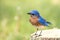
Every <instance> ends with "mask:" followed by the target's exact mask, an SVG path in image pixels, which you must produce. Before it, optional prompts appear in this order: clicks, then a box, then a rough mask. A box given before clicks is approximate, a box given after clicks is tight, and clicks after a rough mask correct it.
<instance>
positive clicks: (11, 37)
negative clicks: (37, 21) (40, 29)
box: [0, 0, 60, 40]
mask: <svg viewBox="0 0 60 40" xmlns="http://www.w3.org/2000/svg"><path fill="white" fill-rule="evenodd" d="M34 9H36V10H38V11H39V12H40V14H41V16H42V17H44V18H45V19H46V20H47V21H50V22H51V23H52V25H50V27H47V28H45V29H50V28H53V27H57V28H60V1H59V0H56V1H54V0H53V1H52V0H0V35H1V36H0V39H1V40H29V38H30V34H31V33H33V32H34V31H36V30H35V28H34V27H33V26H32V25H31V24H30V23H29V15H27V13H28V12H29V11H30V10H34ZM3 38H4V39H3Z"/></svg>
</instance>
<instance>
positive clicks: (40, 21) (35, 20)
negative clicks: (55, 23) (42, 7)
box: [28, 10, 51, 36]
mask: <svg viewBox="0 0 60 40" xmlns="http://www.w3.org/2000/svg"><path fill="white" fill-rule="evenodd" d="M28 14H29V15H30V19H29V21H30V23H31V24H32V25H34V26H36V27H37V31H38V28H39V27H40V28H43V27H44V26H49V24H51V23H50V22H48V21H46V20H45V19H44V18H42V17H41V15H40V14H39V12H38V11H37V10H32V11H30V12H29V13H28ZM36 33H37V32H36ZM41 33H42V30H41V32H40V35H39V36H41ZM35 35H36V34H35Z"/></svg>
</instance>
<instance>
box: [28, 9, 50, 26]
mask: <svg viewBox="0 0 60 40" xmlns="http://www.w3.org/2000/svg"><path fill="white" fill-rule="evenodd" d="M28 14H31V15H33V14H34V15H35V16H37V17H38V22H39V23H40V24H42V25H44V26H48V25H49V24H51V23H50V22H47V21H46V20H45V19H44V18H42V16H41V15H40V14H39V12H38V11H37V10H32V11H30V12H29V13H28Z"/></svg>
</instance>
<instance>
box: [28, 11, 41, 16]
mask: <svg viewBox="0 0 60 40" xmlns="http://www.w3.org/2000/svg"><path fill="white" fill-rule="evenodd" d="M28 14H30V15H35V16H37V17H40V14H39V12H38V11H37V10H32V11H30V12H29V13H28Z"/></svg>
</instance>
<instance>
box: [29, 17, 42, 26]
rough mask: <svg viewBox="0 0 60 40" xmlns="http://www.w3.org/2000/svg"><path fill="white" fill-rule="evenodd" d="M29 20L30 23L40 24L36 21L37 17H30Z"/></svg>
mask: <svg viewBox="0 0 60 40" xmlns="http://www.w3.org/2000/svg"><path fill="white" fill-rule="evenodd" d="M29 21H30V23H31V24H32V25H35V26H40V25H41V24H40V23H39V22H38V18H37V17H36V18H32V17H30V19H29Z"/></svg>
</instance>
